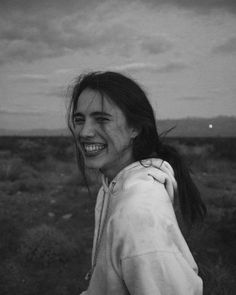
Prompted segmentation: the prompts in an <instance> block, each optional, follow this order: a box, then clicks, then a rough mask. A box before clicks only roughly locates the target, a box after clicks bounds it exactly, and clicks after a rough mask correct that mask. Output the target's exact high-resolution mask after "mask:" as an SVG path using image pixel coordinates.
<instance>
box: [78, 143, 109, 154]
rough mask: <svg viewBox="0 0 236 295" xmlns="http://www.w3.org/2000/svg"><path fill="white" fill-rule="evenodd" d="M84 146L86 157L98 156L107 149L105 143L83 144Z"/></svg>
mask: <svg viewBox="0 0 236 295" xmlns="http://www.w3.org/2000/svg"><path fill="white" fill-rule="evenodd" d="M82 146H83V149H84V151H85V154H86V155H97V154H99V153H100V152H101V151H103V150H104V149H105V148H106V144H103V143H83V144H82Z"/></svg>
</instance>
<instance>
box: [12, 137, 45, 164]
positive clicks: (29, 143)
mask: <svg viewBox="0 0 236 295" xmlns="http://www.w3.org/2000/svg"><path fill="white" fill-rule="evenodd" d="M17 146H18V150H17V153H18V154H19V155H20V157H21V158H22V159H24V160H25V161H26V162H27V163H30V164H34V163H36V162H39V161H42V160H44V159H45V158H46V148H45V147H46V146H47V145H46V144H45V143H41V142H40V141H36V140H33V139H20V140H18V142H17Z"/></svg>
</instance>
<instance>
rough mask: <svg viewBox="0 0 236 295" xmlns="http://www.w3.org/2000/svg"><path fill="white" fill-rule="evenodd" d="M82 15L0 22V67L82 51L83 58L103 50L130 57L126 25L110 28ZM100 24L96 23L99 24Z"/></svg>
mask: <svg viewBox="0 0 236 295" xmlns="http://www.w3.org/2000/svg"><path fill="white" fill-rule="evenodd" d="M82 15H83V12H80V11H79V12H77V11H76V12H74V13H72V14H71V15H69V16H68V15H64V16H62V17H61V18H59V17H58V16H55V17H51V18H46V19H45V18H44V17H42V16H41V14H40V13H38V15H36V16H34V17H33V16H32V15H30V16H27V17H25V15H24V14H23V13H22V14H18V13H16V14H15V15H12V16H11V17H10V18H4V17H3V18H2V19H1V21H0V40H1V45H0V52H1V54H0V64H5V63H10V62H14V61H20V62H33V61H35V60H38V59H42V58H55V57H58V56H63V55H66V54H68V53H69V54H73V53H74V52H76V51H82V52H83V53H86V54H91V53H94V52H99V51H100V52H101V51H102V50H104V49H106V50H108V51H110V52H112V53H114V52H117V53H119V54H120V55H127V54H129V52H130V51H129V49H130V48H131V47H132V46H134V45H133V43H134V38H135V37H134V36H135V32H134V30H133V29H131V28H129V26H127V25H126V24H123V23H116V22H112V21H110V23H109V25H108V24H107V23H106V22H105V21H103V22H99V20H98V19H96V18H93V16H92V15H91V14H88V16H87V19H84V17H83V16H82ZM98 22H99V23H98Z"/></svg>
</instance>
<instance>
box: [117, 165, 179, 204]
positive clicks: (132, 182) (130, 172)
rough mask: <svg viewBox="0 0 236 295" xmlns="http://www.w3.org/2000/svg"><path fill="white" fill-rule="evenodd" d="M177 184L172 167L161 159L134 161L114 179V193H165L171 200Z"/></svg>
mask: <svg viewBox="0 0 236 295" xmlns="http://www.w3.org/2000/svg"><path fill="white" fill-rule="evenodd" d="M176 190H177V184H176V181H175V178H174V172H173V169H172V167H171V166H170V165H169V164H168V163H167V162H165V161H163V160H161V159H147V160H143V161H139V162H135V163H133V164H132V165H130V166H128V167H127V168H125V169H124V170H123V171H122V172H121V173H120V174H119V175H118V177H117V179H115V185H114V193H115V194H126V195H127V194H128V195H133V194H135V195H139V194H142V193H145V192H146V193H147V192H148V193H149V196H150V195H153V194H154V195H157V194H158V195H159V196H161V195H165V196H167V197H168V199H169V200H171V201H172V202H173V198H174V194H175V191H176Z"/></svg>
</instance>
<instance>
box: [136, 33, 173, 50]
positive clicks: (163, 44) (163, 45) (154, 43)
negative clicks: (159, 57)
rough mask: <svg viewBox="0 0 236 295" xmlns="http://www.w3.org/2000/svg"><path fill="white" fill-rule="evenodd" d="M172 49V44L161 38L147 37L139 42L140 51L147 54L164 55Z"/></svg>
mask: <svg viewBox="0 0 236 295" xmlns="http://www.w3.org/2000/svg"><path fill="white" fill-rule="evenodd" d="M172 47H173V46H172V43H171V42H170V41H169V40H167V39H166V38H164V37H162V36H148V37H144V38H143V40H142V41H141V49H143V50H144V51H146V52H147V53H149V54H160V53H164V52H167V51H169V50H170V49H171V48H172Z"/></svg>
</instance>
